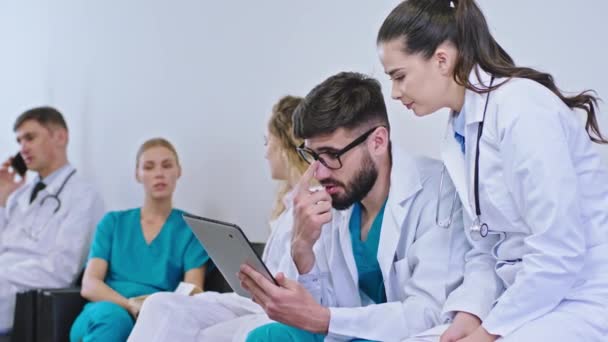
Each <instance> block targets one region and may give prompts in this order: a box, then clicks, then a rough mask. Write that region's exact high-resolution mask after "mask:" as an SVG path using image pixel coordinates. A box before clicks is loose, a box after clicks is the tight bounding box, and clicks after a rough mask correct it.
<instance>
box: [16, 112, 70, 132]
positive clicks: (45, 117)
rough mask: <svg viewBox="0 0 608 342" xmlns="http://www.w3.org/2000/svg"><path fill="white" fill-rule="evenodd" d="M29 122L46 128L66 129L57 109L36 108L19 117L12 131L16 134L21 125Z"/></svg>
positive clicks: (66, 126)
mask: <svg viewBox="0 0 608 342" xmlns="http://www.w3.org/2000/svg"><path fill="white" fill-rule="evenodd" d="M29 120H34V121H36V122H38V123H39V124H41V125H42V126H44V127H47V128H49V127H50V126H59V127H61V128H64V129H65V130H67V129H68V125H67V124H66V123H65V120H64V118H63V115H61V113H60V112H59V111H58V110H57V109H55V108H53V107H36V108H32V109H30V110H27V111H25V112H24V113H23V114H21V115H19V117H18V118H17V120H15V124H14V125H13V131H15V132H16V131H17V130H18V129H19V127H21V125H23V123H25V122H26V121H29Z"/></svg>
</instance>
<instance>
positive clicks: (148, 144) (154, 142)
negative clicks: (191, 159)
mask: <svg viewBox="0 0 608 342" xmlns="http://www.w3.org/2000/svg"><path fill="white" fill-rule="evenodd" d="M153 147H164V148H166V149H168V150H169V151H171V153H173V156H174V157H175V163H176V164H177V166H178V167H179V166H180V165H179V157H178V155H177V150H176V149H175V147H174V146H173V144H171V143H170V142H169V140H167V139H165V138H152V139H148V140H146V141H145V142H144V143H143V144H141V146H140V147H139V149H138V150H137V156H136V158H135V166H136V167H139V158H141V155H142V154H144V152H146V151H147V150H149V149H151V148H153Z"/></svg>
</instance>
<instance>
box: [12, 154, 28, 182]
mask: <svg viewBox="0 0 608 342" xmlns="http://www.w3.org/2000/svg"><path fill="white" fill-rule="evenodd" d="M11 167H12V168H13V170H15V172H17V174H18V175H19V176H21V177H23V176H24V175H25V173H26V172H27V165H25V160H23V157H22V156H21V153H17V154H16V155H15V156H14V157H13V160H11Z"/></svg>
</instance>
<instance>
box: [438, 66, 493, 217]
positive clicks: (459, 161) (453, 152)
mask: <svg viewBox="0 0 608 342" xmlns="http://www.w3.org/2000/svg"><path fill="white" fill-rule="evenodd" d="M491 79H492V75H491V74H489V73H487V72H485V71H484V70H483V69H481V67H479V66H476V67H474V68H473V70H472V71H471V73H470V75H469V82H471V84H472V85H474V86H475V87H478V88H482V89H483V88H487V87H488V86H489V85H490V81H491ZM496 83H497V81H496V80H494V85H496ZM486 98H487V93H486V94H479V93H476V92H474V91H472V90H469V89H467V90H466V91H465V95H464V105H463V108H462V111H461V113H464V115H465V123H466V125H465V132H466V133H465V136H466V140H465V145H466V146H465V149H466V151H471V153H467V154H466V156H463V155H462V151H461V149H460V145H459V144H458V142H457V141H456V139H454V116H453V115H450V118H449V121H448V125H447V128H446V133H445V136H444V138H443V143H442V146H441V157H442V160H443V162H444V164H445V166H446V168H447V170H448V173H449V175H450V177H451V179H452V181H453V183H454V186H455V187H456V190H457V191H458V194H459V197H460V201H461V202H462V205H463V208H464V209H465V212H466V213H467V214H468V216H469V217H474V212H475V208H474V206H473V203H472V199H473V198H474V196H473V193H472V191H473V187H472V184H473V172H470V170H473V168H474V165H475V158H474V156H475V153H473V152H474V151H475V150H476V149H477V140H476V139H475V137H477V131H478V129H479V123H480V122H481V121H482V120H483V111H484V108H485V104H486ZM490 100H491V99H490ZM491 112H492V106H488V112H487V113H486V116H487V115H490V114H491ZM467 170H468V171H467Z"/></svg>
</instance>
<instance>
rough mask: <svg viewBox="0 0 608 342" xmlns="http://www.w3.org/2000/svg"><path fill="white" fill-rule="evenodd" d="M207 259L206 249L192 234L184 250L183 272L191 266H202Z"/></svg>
mask: <svg viewBox="0 0 608 342" xmlns="http://www.w3.org/2000/svg"><path fill="white" fill-rule="evenodd" d="M207 261H209V255H207V251H205V249H204V248H203V246H202V245H201V243H200V242H199V241H198V240H197V239H196V237H195V236H194V234H192V235H191V236H190V241H188V244H187V245H186V250H185V252H184V273H186V272H188V271H190V270H191V269H193V268H198V267H201V266H203V265H204V264H205V263H207Z"/></svg>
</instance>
